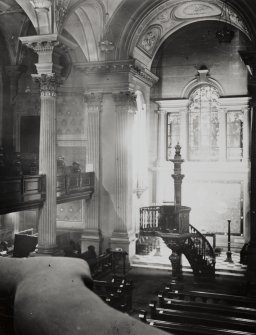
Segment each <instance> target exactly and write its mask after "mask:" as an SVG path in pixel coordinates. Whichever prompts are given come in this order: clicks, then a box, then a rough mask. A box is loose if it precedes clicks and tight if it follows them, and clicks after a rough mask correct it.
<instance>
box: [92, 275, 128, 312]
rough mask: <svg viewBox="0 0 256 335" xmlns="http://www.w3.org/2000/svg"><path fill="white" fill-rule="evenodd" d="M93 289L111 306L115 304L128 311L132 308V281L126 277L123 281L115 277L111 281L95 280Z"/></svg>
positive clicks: (118, 307)
mask: <svg viewBox="0 0 256 335" xmlns="http://www.w3.org/2000/svg"><path fill="white" fill-rule="evenodd" d="M93 290H94V292H95V293H96V294H97V295H99V296H100V297H101V298H102V299H103V300H104V301H105V302H107V303H109V304H111V306H112V305H113V304H114V305H115V306H117V309H119V310H125V311H127V312H128V311H130V310H131V309H132V291H133V282H132V281H127V280H125V279H123V280H122V281H119V280H115V279H113V280H112V281H111V282H107V281H100V280H94V289H93ZM120 306H121V307H120ZM112 307H113V306H112Z"/></svg>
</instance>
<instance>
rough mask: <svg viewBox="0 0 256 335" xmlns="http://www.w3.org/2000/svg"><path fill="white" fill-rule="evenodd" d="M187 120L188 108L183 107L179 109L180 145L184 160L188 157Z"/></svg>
mask: <svg viewBox="0 0 256 335" xmlns="http://www.w3.org/2000/svg"><path fill="white" fill-rule="evenodd" d="M188 122H189V117H188V108H184V109H183V110H181V111H180V134H181V136H180V146H181V148H182V156H183V158H184V160H187V159H188ZM175 144H177V143H175Z"/></svg>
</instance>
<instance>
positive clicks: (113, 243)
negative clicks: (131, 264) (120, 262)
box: [110, 231, 136, 258]
mask: <svg viewBox="0 0 256 335" xmlns="http://www.w3.org/2000/svg"><path fill="white" fill-rule="evenodd" d="M135 246H136V237H135V234H133V235H130V236H129V235H128V234H127V233H126V232H115V231H114V232H113V234H112V236H111V238H110V247H111V249H112V250H115V249H118V248H121V249H122V250H123V251H126V252H127V254H128V255H129V258H131V257H132V256H134V255H135Z"/></svg>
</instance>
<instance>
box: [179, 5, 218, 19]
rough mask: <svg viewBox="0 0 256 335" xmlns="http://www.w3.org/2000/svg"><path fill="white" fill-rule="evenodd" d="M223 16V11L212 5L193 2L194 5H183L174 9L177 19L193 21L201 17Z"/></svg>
mask: <svg viewBox="0 0 256 335" xmlns="http://www.w3.org/2000/svg"><path fill="white" fill-rule="evenodd" d="M220 14H221V9H220V8H219V7H217V6H214V5H212V4H210V3H205V2H204V3H203V2H202V1H193V3H191V2H188V3H183V4H182V5H180V6H178V7H177V8H176V9H174V16H175V17H176V18H177V19H191V18H192V19H193V18H199V17H211V16H216V15H220Z"/></svg>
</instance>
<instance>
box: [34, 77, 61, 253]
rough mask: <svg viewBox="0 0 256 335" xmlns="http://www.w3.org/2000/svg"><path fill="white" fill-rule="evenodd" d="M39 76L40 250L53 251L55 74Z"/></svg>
mask: <svg viewBox="0 0 256 335" xmlns="http://www.w3.org/2000/svg"><path fill="white" fill-rule="evenodd" d="M37 80H38V81H39V83H40V94H41V116H40V146H39V173H40V174H45V175H46V200H45V203H44V205H43V207H42V209H41V210H40V211H39V225H38V251H39V253H41V254H52V253H53V252H54V250H55V249H56V171H57V163H56V78H55V76H54V75H52V76H50V75H41V76H38V77H37Z"/></svg>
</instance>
